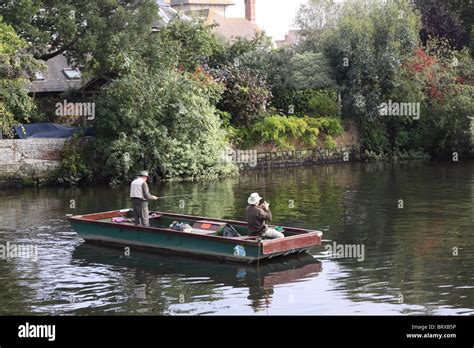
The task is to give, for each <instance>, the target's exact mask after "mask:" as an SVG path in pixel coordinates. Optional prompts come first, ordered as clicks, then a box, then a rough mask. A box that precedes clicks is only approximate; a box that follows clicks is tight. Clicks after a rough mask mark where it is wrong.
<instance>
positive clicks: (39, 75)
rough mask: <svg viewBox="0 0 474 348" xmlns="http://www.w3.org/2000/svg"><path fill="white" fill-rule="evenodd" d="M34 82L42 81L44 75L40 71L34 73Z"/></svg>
mask: <svg viewBox="0 0 474 348" xmlns="http://www.w3.org/2000/svg"><path fill="white" fill-rule="evenodd" d="M35 81H44V75H43V73H42V72H41V71H37V72H35Z"/></svg>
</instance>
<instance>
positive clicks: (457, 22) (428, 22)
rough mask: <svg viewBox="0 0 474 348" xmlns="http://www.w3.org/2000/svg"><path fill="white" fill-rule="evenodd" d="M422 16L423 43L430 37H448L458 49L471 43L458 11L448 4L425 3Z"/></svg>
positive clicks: (421, 33)
mask: <svg viewBox="0 0 474 348" xmlns="http://www.w3.org/2000/svg"><path fill="white" fill-rule="evenodd" d="M421 17H422V21H423V27H422V29H421V31H420V37H421V40H422V42H423V44H426V43H427V42H428V40H429V39H430V38H439V39H446V40H447V41H448V42H449V44H450V46H451V47H452V48H454V49H456V50H461V49H462V48H464V47H465V46H467V45H468V44H469V32H467V31H466V30H465V29H464V27H463V25H462V22H461V19H460V18H459V15H458V13H457V12H455V11H452V10H449V9H448V7H447V6H446V5H444V4H442V3H436V4H434V3H433V4H426V5H423V6H421Z"/></svg>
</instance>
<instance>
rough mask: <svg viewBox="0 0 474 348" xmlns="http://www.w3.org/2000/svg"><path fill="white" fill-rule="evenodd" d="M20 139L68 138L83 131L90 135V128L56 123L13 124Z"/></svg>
mask: <svg viewBox="0 0 474 348" xmlns="http://www.w3.org/2000/svg"><path fill="white" fill-rule="evenodd" d="M13 128H14V129H15V132H16V134H17V135H18V137H19V138H20V139H27V138H69V137H71V136H73V135H74V134H76V133H81V132H83V133H84V135H91V133H92V132H91V129H90V128H87V129H85V130H84V129H83V128H80V127H69V126H63V125H60V124H56V123H33V124H23V125H18V126H13Z"/></svg>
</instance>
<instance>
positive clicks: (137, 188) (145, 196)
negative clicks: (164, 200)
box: [130, 171, 158, 227]
mask: <svg viewBox="0 0 474 348" xmlns="http://www.w3.org/2000/svg"><path fill="white" fill-rule="evenodd" d="M148 176H149V175H148V172H147V171H142V172H140V173H139V174H138V178H136V179H135V180H134V181H132V185H131V186H130V198H131V199H132V208H133V217H134V218H135V225H142V226H147V227H148V226H150V222H149V220H148V201H149V200H152V201H156V200H157V199H158V197H156V196H153V195H151V194H150V190H149V189H148V184H147V183H146V182H147V180H148Z"/></svg>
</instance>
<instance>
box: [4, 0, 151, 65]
mask: <svg viewBox="0 0 474 348" xmlns="http://www.w3.org/2000/svg"><path fill="white" fill-rule="evenodd" d="M0 14H1V15H3V17H4V20H5V22H6V23H8V24H10V25H12V26H13V28H14V29H15V30H16V31H17V32H18V34H19V35H20V37H22V38H23V39H24V40H25V41H27V42H28V43H29V44H30V45H31V47H30V51H31V53H33V54H34V57H35V58H37V59H41V60H44V61H46V60H48V59H50V58H53V57H55V56H57V55H59V54H66V55H67V57H68V58H69V59H70V62H71V63H73V64H75V65H80V66H84V67H85V69H87V70H90V71H91V72H92V73H95V74H98V73H102V72H109V71H111V70H113V69H114V68H116V67H117V65H116V64H115V61H114V58H115V57H117V56H118V55H119V54H120V53H122V52H129V51H132V50H133V49H134V48H135V47H140V46H141V45H144V44H146V42H147V40H148V39H149V37H150V35H152V32H151V27H152V23H153V22H154V21H155V20H157V19H158V7H157V5H156V3H155V1H153V0H99V1H96V0H84V1H72V0H22V1H2V2H1V3H0Z"/></svg>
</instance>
